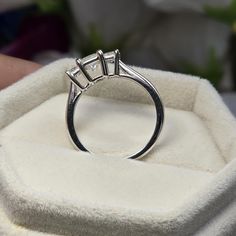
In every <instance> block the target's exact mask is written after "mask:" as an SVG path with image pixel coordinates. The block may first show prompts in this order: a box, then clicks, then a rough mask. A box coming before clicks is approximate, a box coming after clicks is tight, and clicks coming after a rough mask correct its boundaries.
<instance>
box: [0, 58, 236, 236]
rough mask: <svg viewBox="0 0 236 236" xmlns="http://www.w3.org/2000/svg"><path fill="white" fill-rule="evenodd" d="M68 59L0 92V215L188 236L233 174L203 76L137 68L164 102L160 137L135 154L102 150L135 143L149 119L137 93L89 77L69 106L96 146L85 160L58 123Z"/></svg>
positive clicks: (230, 148) (66, 230) (30, 224)
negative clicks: (88, 85)
mask: <svg viewBox="0 0 236 236" xmlns="http://www.w3.org/2000/svg"><path fill="white" fill-rule="evenodd" d="M71 64H72V62H71V61H70V60H62V61H59V62H55V63H54V64H52V65H49V66H47V67H45V68H43V69H41V70H39V71H38V72H36V73H34V74H32V75H30V76H29V77H28V78H25V80H23V81H21V82H19V83H17V84H15V85H14V86H12V87H11V88H8V89H7V90H5V91H2V92H1V93H0V98H1V103H0V106H1V110H0V111H1V113H0V117H2V122H1V126H2V127H4V128H3V129H2V130H1V132H0V143H1V145H2V147H1V148H0V162H1V165H0V184H1V189H2V192H1V194H0V197H1V198H0V199H1V203H2V207H3V209H4V211H3V212H5V213H6V214H7V215H6V216H5V218H6V219H10V222H14V223H16V224H20V225H22V226H24V227H26V228H32V229H35V230H42V231H47V232H51V233H63V234H66V235H67V234H75V235H78V234H82V235H85V234H86V235H94V234H95V233H96V234H97V235H104V234H107V235H112V234H114V235H172V234H174V235H189V234H193V233H196V232H197V230H198V229H199V228H201V227H202V226H203V225H204V224H206V223H208V222H209V219H212V221H213V218H214V216H216V215H218V212H219V211H222V212H224V210H223V209H224V206H225V205H227V204H228V202H230V201H231V200H229V198H228V197H227V196H228V195H227V192H228V191H231V190H232V188H233V183H234V179H235V177H234V173H235V172H234V168H235V164H234V162H235V161H233V156H234V152H235V148H234V145H233V143H234V140H235V138H234V137H236V135H235V133H236V132H235V130H236V128H235V127H236V126H235V121H234V119H233V118H232V116H231V114H230V113H229V111H228V110H227V109H226V108H225V106H224V105H223V103H222V101H221V100H220V99H219V96H218V95H217V93H216V92H215V91H214V90H213V89H212V87H210V86H209V84H208V83H206V82H205V81H204V80H199V79H196V78H191V77H188V76H183V75H178V74H172V73H168V72H158V71H153V70H146V69H138V70H139V71H140V72H141V73H142V74H145V75H146V76H147V77H148V78H150V79H151V81H152V82H153V83H154V84H155V85H156V86H157V87H158V88H159V91H160V94H161V97H162V98H163V100H164V104H165V105H166V109H165V110H166V119H165V124H164V128H163V132H162V134H161V136H160V139H159V140H158V143H157V145H156V146H155V147H154V149H153V150H152V151H151V152H150V153H149V154H148V155H147V156H146V157H145V158H143V159H142V160H140V161H136V160H124V159H120V158H112V157H111V156H112V155H109V152H110V153H116V154H117V152H119V154H120V155H123V154H127V153H129V152H130V151H133V149H134V148H136V147H137V146H141V145H142V143H143V141H144V140H145V137H146V136H147V135H148V131H150V130H151V128H152V126H153V113H152V106H151V105H149V103H148V102H149V101H148V99H147V98H146V96H145V95H144V93H142V91H140V90H138V89H137V88H135V87H132V86H131V85H129V86H127V85H126V84H124V83H122V82H121V81H119V80H117V81H114V82H111V83H107V84H104V86H103V87H101V84H100V85H99V84H98V86H97V88H96V89H94V90H93V91H91V92H89V95H92V96H84V97H83V101H82V102H81V104H79V106H78V110H77V111H78V117H79V123H78V129H79V134H80V136H81V138H82V139H83V141H84V142H85V143H86V144H87V145H88V146H89V147H92V148H93V149H94V151H98V152H99V153H100V155H98V156H93V157H91V156H89V155H88V154H86V153H82V152H78V151H76V150H74V148H73V147H72V145H71V143H70V142H69V139H68V135H67V131H66V126H65V122H64V112H65V106H66V99H67V94H66V93H64V92H65V91H66V90H67V84H68V83H67V82H66V80H64V78H63V76H62V75H63V74H62V72H63V70H65V67H66V66H68V67H69V66H71ZM39 78H41V80H39ZM52 87H53V89H52ZM32 91H34V92H32ZM58 93H59V95H57V94H58ZM29 96H31V100H29ZM44 101H45V102H44ZM134 102H135V103H134ZM32 108H33V109H32ZM8 111H9V112H8ZM17 117H18V119H16V118H17ZM95 118H96V119H99V121H97V120H96V119H95ZM14 120H15V121H14ZM111 121H112V122H111ZM126 123H127V124H126ZM98 124H99V125H98ZM113 124H116V125H115V126H114V125H113ZM140 124H145V125H143V126H142V125H140ZM113 127H115V128H113ZM107 143H109V147H108V146H107ZM108 148H109V149H108ZM104 154H106V157H104ZM228 162H229V163H228ZM227 163H228V164H227ZM230 189H231V190H230ZM231 202H232V201H231ZM219 203H220V204H219ZM224 214H226V215H227V217H229V215H228V214H227V213H224ZM222 215H223V213H222ZM231 215H232V213H231ZM215 218H216V217H215ZM218 218H219V219H220V216H218ZM223 219H226V218H225V217H223ZM219 221H220V220H218V221H217V220H216V222H219ZM221 221H222V222H223V223H224V225H227V224H228V222H225V221H224V220H221ZM193 222H194V223H193ZM223 223H222V224H223ZM214 224H215V223H214V222H213V223H211V224H209V227H205V228H203V227H202V229H201V230H202V232H212V231H211V229H212V227H215V226H214ZM230 224H231V225H234V224H233V220H231V221H230ZM212 225H213V226H212ZM13 228H14V227H13ZM218 228H219V231H218V232H220V230H221V231H222V232H224V233H225V232H227V233H228V232H231V231H232V227H231V228H230V227H227V230H225V228H223V227H218ZM7 230H9V229H7ZM7 230H6V231H7ZM22 230H23V229H22ZM23 231H24V230H23ZM23 231H22V232H23ZM29 232H30V231H29ZM199 232H200V231H199ZM31 233H32V231H31Z"/></svg>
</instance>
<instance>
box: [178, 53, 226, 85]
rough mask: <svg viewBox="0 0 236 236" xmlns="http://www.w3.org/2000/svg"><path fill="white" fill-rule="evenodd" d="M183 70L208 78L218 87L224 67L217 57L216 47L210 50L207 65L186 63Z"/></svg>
mask: <svg viewBox="0 0 236 236" xmlns="http://www.w3.org/2000/svg"><path fill="white" fill-rule="evenodd" d="M183 72H184V73H187V74H191V75H197V76H200V77H202V78H205V79H208V80H209V81H211V83H212V84H213V85H214V86H215V87H217V88H218V87H219V82H220V80H221V79H222V76H223V68H222V66H221V63H220V61H219V60H218V59H217V56H216V53H215V50H214V49H211V50H210V52H209V57H208V60H207V63H206V66H204V67H201V66H196V65H193V64H191V63H184V64H183Z"/></svg>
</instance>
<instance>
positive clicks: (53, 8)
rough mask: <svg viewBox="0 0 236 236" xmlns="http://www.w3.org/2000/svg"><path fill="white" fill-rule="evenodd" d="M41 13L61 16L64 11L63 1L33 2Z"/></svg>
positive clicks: (37, 0) (64, 2)
mask: <svg viewBox="0 0 236 236" xmlns="http://www.w3.org/2000/svg"><path fill="white" fill-rule="evenodd" d="M34 1H35V3H36V4H37V6H38V7H39V10H40V11H41V12H42V13H58V14H61V13H63V12H64V10H65V6H66V1H65V0H34Z"/></svg>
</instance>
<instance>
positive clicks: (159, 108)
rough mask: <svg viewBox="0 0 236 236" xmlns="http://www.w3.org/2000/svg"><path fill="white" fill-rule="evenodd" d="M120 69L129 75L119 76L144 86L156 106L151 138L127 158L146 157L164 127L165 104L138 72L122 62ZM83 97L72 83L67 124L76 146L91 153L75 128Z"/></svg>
mask: <svg viewBox="0 0 236 236" xmlns="http://www.w3.org/2000/svg"><path fill="white" fill-rule="evenodd" d="M120 67H121V68H122V69H123V71H125V72H127V74H120V75H119V76H120V77H123V78H125V79H129V80H132V81H134V82H136V83H137V84H139V85H140V86H142V87H143V88H144V89H145V90H146V91H147V92H148V94H149V95H150V97H151V98H152V100H153V102H154V106H155V113H156V122H155V128H154V131H153V134H152V136H151V138H150V139H149V141H148V142H147V144H146V145H145V146H144V147H143V148H142V149H141V150H139V151H138V152H136V153H134V154H132V155H130V156H128V157H126V158H128V159H137V158H141V157H142V156H144V155H145V154H146V153H147V152H148V151H149V150H150V149H151V148H152V147H153V145H154V144H155V142H156V140H157V138H158V136H159V134H160V132H161V129H162V126H163V122H164V108H163V104H162V102H161V99H160V96H159V94H158V92H157V90H156V88H155V87H154V86H153V85H152V84H151V83H150V82H149V81H148V80H147V79H146V78H144V77H143V76H142V75H140V74H138V73H137V72H136V71H134V70H132V69H131V68H129V67H128V66H126V65H125V64H124V63H123V62H121V61H120ZM111 77H112V76H111ZM116 79H119V78H116ZM108 80H109V79H108ZM81 95H82V92H77V88H76V85H74V84H73V83H71V86H70V93H69V98H68V103H67V113H66V122H67V128H68V131H69V135H70V138H71V141H72V143H73V144H74V146H75V147H76V148H77V149H79V150H81V151H84V152H90V151H89V150H88V149H87V148H86V147H85V146H84V145H83V144H82V143H81V141H80V139H79V138H78V136H77V133H76V130H75V126H74V111H75V107H76V104H77V102H78V100H79V98H80V97H81Z"/></svg>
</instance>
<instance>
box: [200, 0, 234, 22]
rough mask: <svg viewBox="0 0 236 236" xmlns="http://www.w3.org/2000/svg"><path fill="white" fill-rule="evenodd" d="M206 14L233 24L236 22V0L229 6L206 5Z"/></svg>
mask: <svg viewBox="0 0 236 236" xmlns="http://www.w3.org/2000/svg"><path fill="white" fill-rule="evenodd" d="M204 10H205V12H206V14H207V15H208V16H210V17H211V18H214V19H216V20H218V21H221V22H223V23H225V24H227V25H230V26H233V25H234V24H235V22H236V0H232V1H231V3H230V4H229V6H228V7H212V6H205V8H204Z"/></svg>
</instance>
